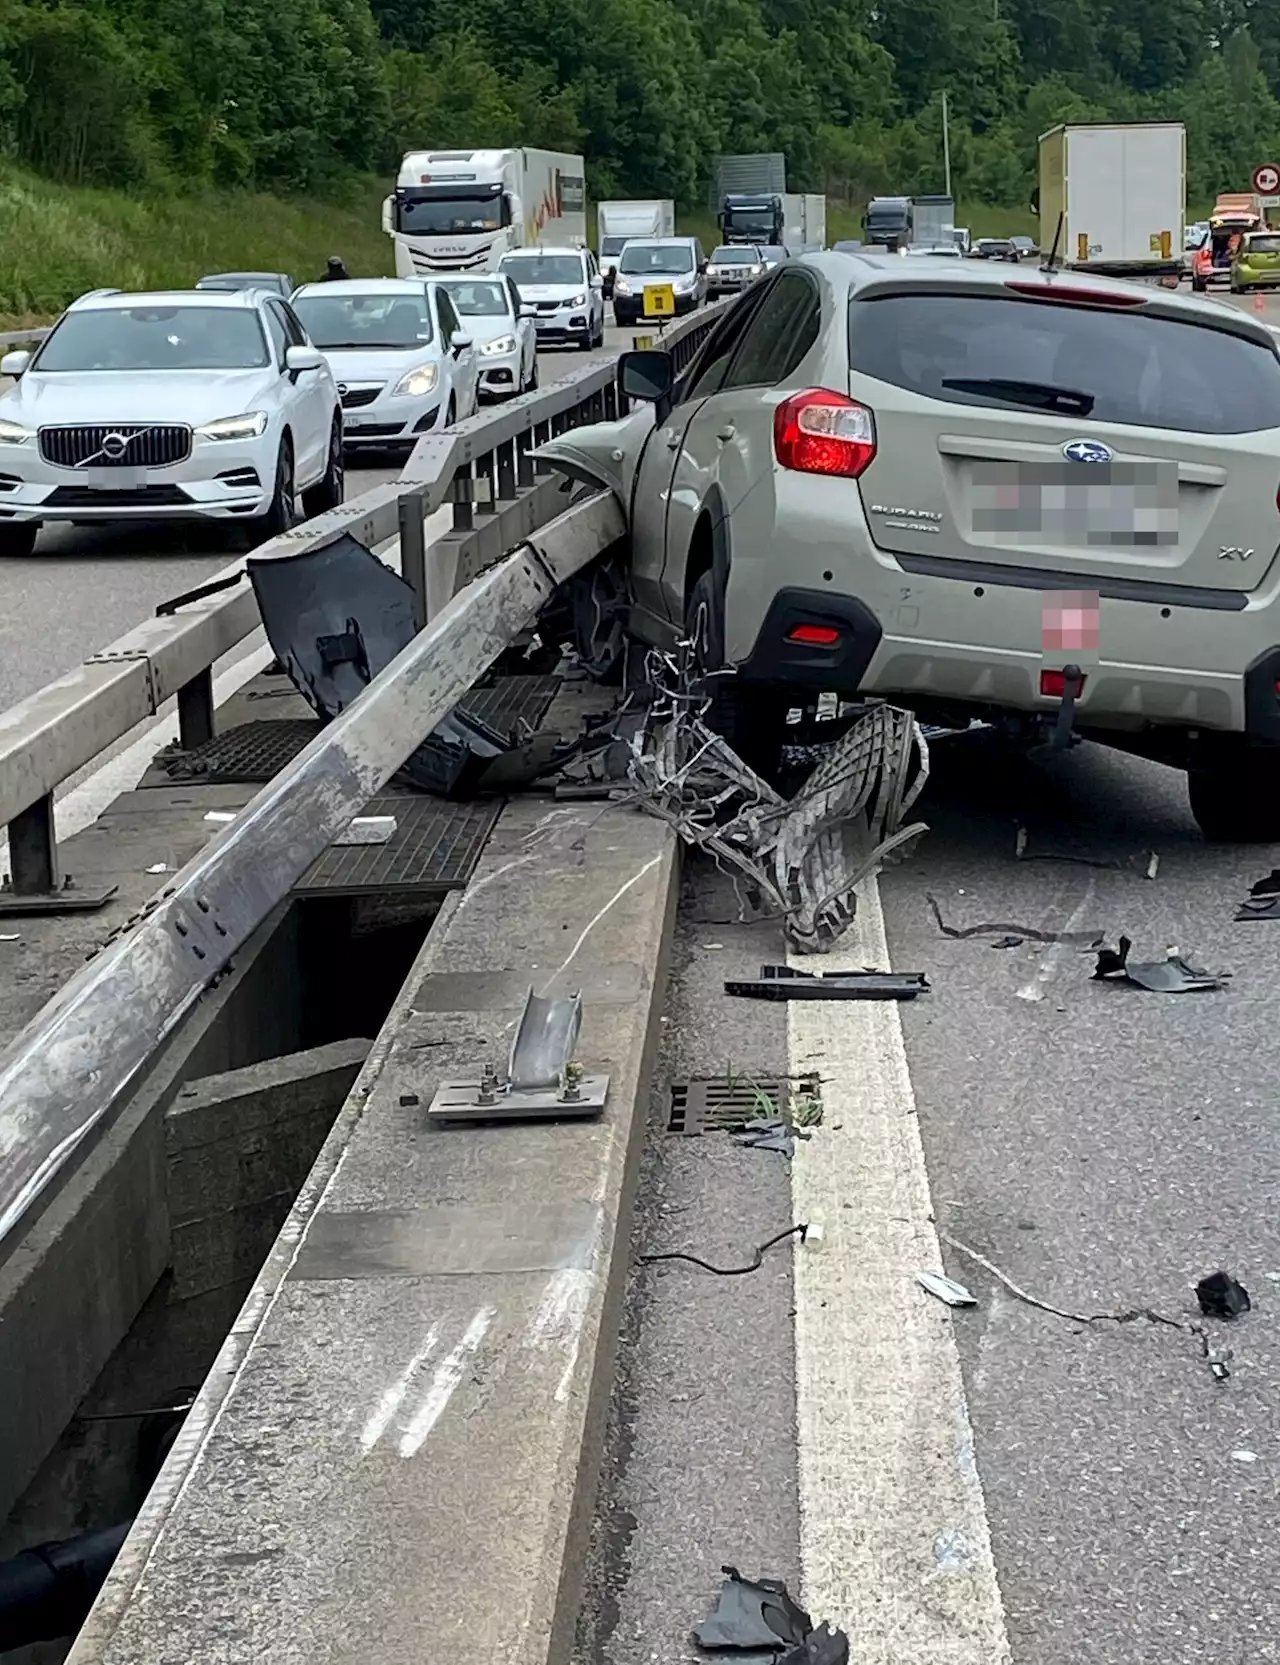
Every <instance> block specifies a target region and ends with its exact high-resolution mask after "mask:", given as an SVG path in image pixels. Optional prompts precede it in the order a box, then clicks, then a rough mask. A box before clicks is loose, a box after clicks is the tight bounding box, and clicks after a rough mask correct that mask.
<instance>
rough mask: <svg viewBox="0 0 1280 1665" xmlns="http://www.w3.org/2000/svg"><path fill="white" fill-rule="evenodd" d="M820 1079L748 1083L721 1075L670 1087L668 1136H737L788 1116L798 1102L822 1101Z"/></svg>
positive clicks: (806, 1077)
mask: <svg viewBox="0 0 1280 1665" xmlns="http://www.w3.org/2000/svg"><path fill="white" fill-rule="evenodd" d="M821 1080H822V1078H821V1077H820V1076H818V1075H798V1076H792V1077H791V1078H789V1079H788V1078H785V1077H779V1076H766V1077H765V1078H764V1079H763V1080H759V1081H757V1080H754V1079H752V1080H747V1079H745V1078H730V1077H728V1076H723V1075H718V1076H715V1077H713V1078H712V1079H711V1080H706V1081H676V1082H673V1083H672V1086H671V1108H670V1110H669V1111H668V1114H667V1132H668V1133H677V1134H682V1135H684V1136H686V1137H689V1138H697V1137H698V1136H699V1135H700V1134H703V1133H734V1132H736V1131H737V1130H738V1129H739V1128H741V1127H745V1126H746V1124H747V1123H748V1122H754V1121H760V1120H762V1119H764V1118H767V1117H770V1116H781V1115H785V1113H786V1110H787V1107H788V1105H790V1104H793V1103H794V1102H795V1101H796V1100H798V1099H806V1100H810V1101H816V1100H818V1099H819V1098H820V1097H821Z"/></svg>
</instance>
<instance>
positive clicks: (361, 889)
mask: <svg viewBox="0 0 1280 1665" xmlns="http://www.w3.org/2000/svg"><path fill="white" fill-rule="evenodd" d="M501 808H502V801H501V799H494V800H489V801H486V802H484V803H474V804H446V803H444V802H443V801H442V800H441V799H440V798H427V797H422V798H411V797H395V798H374V799H372V800H371V801H370V802H369V803H367V804H366V805H365V807H364V808H363V809H362V810H361V812H360V813H361V814H362V815H394V816H395V818H396V830H395V832H394V833H393V834H392V837H391V839H390V841H389V842H388V843H386V844H357V845H351V846H348V847H345V848H340V847H338V846H336V845H331V846H330V848H329V849H327V850H326V851H325V853H324V854H323V855H322V856H321V857H320V859H319V861H317V862H316V864H315V865H314V866H313V867H312V868H311V870H310V871H309V872H308V873H306V874H305V875H304V876H303V877H302V878H301V879H300V880H299V881H298V883H297V885H296V886H295V887H294V894H295V895H299V896H308V895H316V894H318V893H323V894H324V895H326V896H368V895H385V894H386V893H387V892H388V891H414V892H416V893H417V894H419V895H422V894H431V893H435V894H437V895H440V896H443V895H444V894H445V893H446V892H447V891H450V890H461V889H462V887H463V886H464V885H465V884H466V882H467V880H468V879H469V878H470V877H471V875H472V873H473V872H474V871H475V867H476V863H477V862H478V861H479V860H480V853H481V851H482V850H483V849H484V846H485V841H486V840H487V838H488V837H489V834H490V832H492V830H493V823H494V822H495V821H496V820H497V819H498V814H499V811H500V810H501Z"/></svg>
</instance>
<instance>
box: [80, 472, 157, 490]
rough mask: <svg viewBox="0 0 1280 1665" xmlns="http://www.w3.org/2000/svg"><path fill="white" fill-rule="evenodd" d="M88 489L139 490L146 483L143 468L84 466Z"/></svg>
mask: <svg viewBox="0 0 1280 1665" xmlns="http://www.w3.org/2000/svg"><path fill="white" fill-rule="evenodd" d="M84 472H85V484H86V485H87V486H88V488H89V490H90V491H141V489H142V488H143V486H145V485H146V484H147V471H146V469H145V468H86V469H85V471H84Z"/></svg>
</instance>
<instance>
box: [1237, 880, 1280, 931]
mask: <svg viewBox="0 0 1280 1665" xmlns="http://www.w3.org/2000/svg"><path fill="white" fill-rule="evenodd" d="M1252 919H1280V867H1274V868H1272V870H1271V872H1270V873H1268V874H1267V876H1266V878H1265V879H1259V880H1258V882H1257V884H1256V885H1253V886H1251V888H1250V891H1249V895H1248V897H1247V898H1246V899H1245V900H1244V901H1243V902H1241V904H1240V906H1239V908H1238V909H1237V911H1236V917H1235V923H1236V924H1237V925H1240V924H1245V923H1247V922H1248V921H1249V920H1252Z"/></svg>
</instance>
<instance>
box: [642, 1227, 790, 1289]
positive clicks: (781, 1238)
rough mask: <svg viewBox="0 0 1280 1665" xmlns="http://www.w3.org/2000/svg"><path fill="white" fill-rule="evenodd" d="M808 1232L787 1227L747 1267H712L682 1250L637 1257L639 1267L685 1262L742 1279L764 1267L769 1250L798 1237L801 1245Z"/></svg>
mask: <svg viewBox="0 0 1280 1665" xmlns="http://www.w3.org/2000/svg"><path fill="white" fill-rule="evenodd" d="M808 1230H809V1227H808V1224H807V1223H806V1224H804V1225H799V1226H788V1227H787V1229H786V1231H780V1232H779V1233H778V1235H777V1236H776V1237H771V1238H770V1239H769V1241H768V1242H767V1243H761V1244H760V1246H759V1248H757V1250H756V1253H755V1259H754V1260H753V1261H752V1262H751V1263H750V1265H748V1266H713V1265H712V1264H711V1262H710V1261H709V1260H703V1259H702V1258H701V1256H699V1255H692V1254H687V1253H686V1252H685V1251H684V1250H680V1249H671V1250H669V1251H668V1252H667V1253H665V1254H655V1255H637V1256H636V1259H637V1260H638V1261H639V1263H640V1265H641V1266H652V1265H654V1264H655V1263H656V1262H657V1261H660V1260H687V1261H688V1262H689V1264H690V1265H691V1266H701V1267H702V1269H703V1271H704V1272H714V1273H715V1275H716V1277H718V1278H742V1277H745V1276H746V1275H747V1273H748V1272H758V1271H759V1270H760V1268H761V1266H763V1265H764V1257H765V1255H766V1254H768V1252H769V1250H770V1249H773V1248H776V1247H777V1246H778V1244H779V1243H785V1242H786V1240H787V1238H788V1237H798V1238H799V1239H800V1241H801V1242H802V1243H803V1242H804V1240H805V1234H806V1233H807V1231H808Z"/></svg>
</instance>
